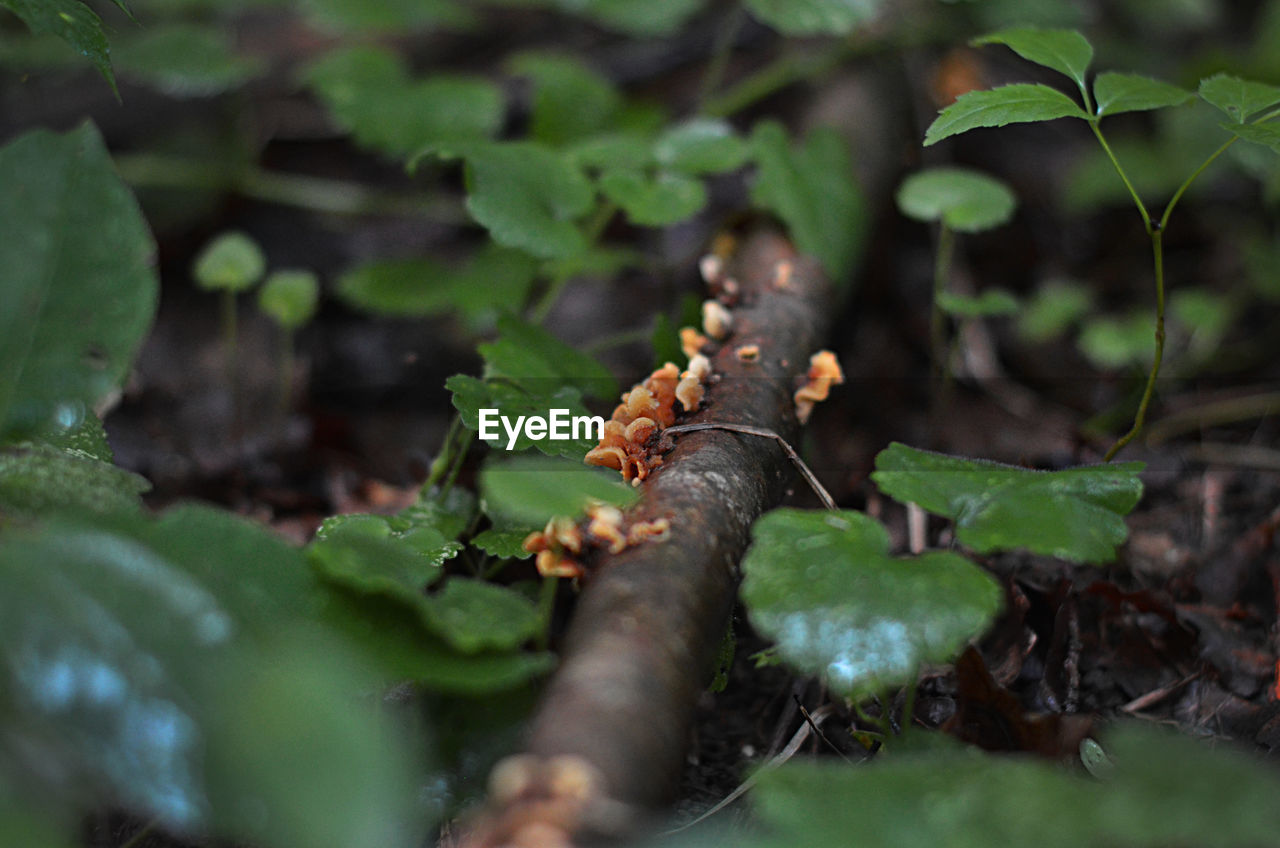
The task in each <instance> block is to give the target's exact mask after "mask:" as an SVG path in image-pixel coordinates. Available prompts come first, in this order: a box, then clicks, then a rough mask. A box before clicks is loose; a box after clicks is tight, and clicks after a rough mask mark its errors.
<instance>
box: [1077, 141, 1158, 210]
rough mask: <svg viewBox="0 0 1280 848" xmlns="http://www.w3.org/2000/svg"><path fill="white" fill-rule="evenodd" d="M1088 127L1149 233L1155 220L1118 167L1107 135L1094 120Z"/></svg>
mask: <svg viewBox="0 0 1280 848" xmlns="http://www.w3.org/2000/svg"><path fill="white" fill-rule="evenodd" d="M1089 127H1090V128H1091V129H1092V130H1093V134H1094V135H1095V136H1097V137H1098V143H1099V144H1101V145H1102V149H1103V150H1104V151H1105V152H1106V154H1107V158H1108V159H1110V160H1111V164H1112V165H1113V166H1114V167H1115V169H1116V173H1117V174H1119V175H1120V179H1121V180H1123V181H1124V187H1125V188H1127V189H1128V190H1129V196H1130V197H1132V198H1133V202H1134V203H1135V204H1136V205H1137V207H1138V212H1139V213H1140V214H1141V215H1142V226H1143V227H1144V228H1145V229H1146V231H1147V233H1148V234H1150V233H1151V231H1152V230H1153V229H1154V228H1155V222H1154V221H1152V220H1151V215H1150V214H1149V213H1148V212H1147V207H1146V204H1144V203H1143V202H1142V198H1141V197H1139V196H1138V192H1137V189H1135V188H1134V187H1133V183H1131V182H1130V181H1129V175H1128V174H1126V173H1125V170H1124V168H1122V167H1120V160H1119V159H1117V158H1116V154H1115V153H1114V152H1113V151H1112V150H1111V145H1110V144H1107V137H1106V136H1104V135H1103V134H1102V129H1101V128H1100V127H1099V126H1098V122H1097V121H1096V120H1093V121H1090V122H1089Z"/></svg>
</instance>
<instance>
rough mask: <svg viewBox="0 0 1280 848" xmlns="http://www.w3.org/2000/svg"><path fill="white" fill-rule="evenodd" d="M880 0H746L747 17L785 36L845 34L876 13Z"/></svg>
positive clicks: (881, 1) (880, 4) (870, 18)
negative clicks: (757, 19)
mask: <svg viewBox="0 0 1280 848" xmlns="http://www.w3.org/2000/svg"><path fill="white" fill-rule="evenodd" d="M883 5H884V3H883V0H746V6H747V8H748V9H750V10H751V14H753V15H755V16H756V17H757V18H759V19H760V20H762V21H764V22H765V23H766V24H768V25H769V26H771V27H773V28H774V29H776V30H778V32H781V33H783V34H785V35H847V34H849V33H850V32H853V30H854V29H855V28H856V27H857V26H858V25H859V24H863V23H866V22H868V21H870V20H872V19H873V18H875V16H876V14H877V13H878V12H879V11H880V8H881V7H882V6H883Z"/></svg>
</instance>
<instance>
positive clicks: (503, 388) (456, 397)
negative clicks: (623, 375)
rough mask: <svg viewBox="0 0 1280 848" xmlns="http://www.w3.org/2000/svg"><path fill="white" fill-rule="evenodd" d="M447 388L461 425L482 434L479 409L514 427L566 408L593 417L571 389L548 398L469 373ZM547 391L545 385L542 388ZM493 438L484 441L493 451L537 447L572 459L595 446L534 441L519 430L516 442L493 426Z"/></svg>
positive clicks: (584, 441) (588, 440)
mask: <svg viewBox="0 0 1280 848" xmlns="http://www.w3.org/2000/svg"><path fill="white" fill-rule="evenodd" d="M444 385H445V388H446V389H448V390H449V391H451V392H453V408H454V409H456V410H458V414H459V415H461V416H462V423H463V424H466V425H467V428H468V429H470V430H472V431H474V432H475V433H476V434H477V435H479V433H480V424H481V422H480V410H482V409H496V410H498V414H499V415H502V416H505V417H506V418H507V419H508V420H509V422H510V423H511V426H513V427H516V426H517V421H518V419H519V418H520V417H521V416H528V415H540V416H543V417H549V416H550V410H552V409H567V410H569V411H568V413H567V414H568V415H570V416H580V415H590V413H589V412H588V411H587V408H586V407H585V406H583V404H582V395H581V393H579V392H578V390H577V389H574V388H572V387H564V388H561V389H559V390H557V391H555V392H554V393H552V394H550V395H548V394H545V393H543V392H542V391H540V392H539V393H538V394H530V393H529V392H527V391H525V390H524V389H522V388H520V387H519V386H513V385H510V384H507V383H502V382H498V381H488V380H477V379H476V378H475V377H470V376H467V375H466V374H455V375H453V376H452V377H450V378H449V379H448V380H446V381H445V384H444ZM543 388H544V390H545V388H546V387H545V386H544V387H543ZM491 432H492V433H493V434H494V435H493V436H492V438H488V439H485V440H484V441H486V442H488V444H489V445H491V446H492V447H494V448H501V449H503V450H508V449H510V450H513V451H523V450H528V449H529V448H537V449H538V450H539V451H541V452H542V453H544V454H546V455H547V456H563V457H567V458H569V459H578V460H580V459H582V457H583V456H585V455H586V453H587V451H589V450H591V448H592V447H593V446H594V445H595V440H594V439H591V438H582V439H536V440H535V439H531V438H529V437H528V436H527V435H525V433H524V429H523V427H520V428H518V432H517V435H516V437H515V441H514V442H512V440H511V436H510V434H509V433H508V432H507V431H506V430H505V429H504V427H503V426H502V424H501V423H500V422H499V423H494V425H493V427H492V429H491Z"/></svg>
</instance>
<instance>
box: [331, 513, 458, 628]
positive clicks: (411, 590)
mask: <svg viewBox="0 0 1280 848" xmlns="http://www.w3.org/2000/svg"><path fill="white" fill-rule="evenodd" d="M461 549H462V545H460V544H458V543H457V542H453V541H450V540H448V539H446V538H445V537H444V534H442V533H441V532H440V531H439V530H436V529H435V528H433V527H423V528H420V529H415V530H409V531H407V532H396V531H395V530H393V529H392V527H391V524H390V523H389V521H388V519H387V518H386V517H385V516H381V515H335V516H333V517H331V518H327V519H325V521H324V524H323V525H321V527H320V530H319V532H317V533H316V538H315V541H313V542H312V543H311V545H310V546H308V549H307V553H308V557H309V558H310V560H311V564H312V565H313V566H314V567H315V569H316V571H317V572H319V573H320V574H321V575H323V576H324V577H325V578H326V579H328V580H330V581H332V582H333V583H335V584H337V585H340V586H343V587H346V588H348V589H354V590H355V591H358V592H362V593H365V594H376V595H383V596H386V597H388V598H394V599H395V600H397V601H399V602H400V603H402V604H404V605H406V606H408V607H409V608H410V609H414V610H416V609H418V608H419V607H420V606H421V602H422V600H423V598H424V595H423V592H424V590H425V589H426V587H427V586H428V585H429V584H431V583H433V582H435V581H436V580H437V579H438V578H439V577H440V575H441V574H442V573H443V569H442V568H441V563H443V562H444V561H445V560H447V559H451V558H452V557H453V556H454V555H456V554H457V553H458V551H459V550H461Z"/></svg>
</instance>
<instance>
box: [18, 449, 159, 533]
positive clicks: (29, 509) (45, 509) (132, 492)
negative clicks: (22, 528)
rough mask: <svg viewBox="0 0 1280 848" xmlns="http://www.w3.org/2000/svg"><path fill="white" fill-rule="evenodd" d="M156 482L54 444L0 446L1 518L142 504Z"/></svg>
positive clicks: (130, 507) (104, 509)
mask: <svg viewBox="0 0 1280 848" xmlns="http://www.w3.org/2000/svg"><path fill="white" fill-rule="evenodd" d="M150 488H151V484H150V483H148V482H147V480H146V479H145V478H143V477H139V476H138V475H137V474H134V473H132V472H130V471H125V470H124V469H123V468H116V467H115V466H114V465H112V464H111V463H109V462H103V461H102V460H100V459H95V458H93V457H91V456H86V455H83V454H78V453H73V452H70V451H65V450H60V449H59V448H56V447H53V446H51V445H44V444H25V445H20V446H17V447H13V448H5V449H3V450H0V520H3V519H10V518H13V517H15V516H24V517H39V516H41V515H45V514H48V513H51V512H53V511H55V510H58V509H63V508H67V507H78V508H81V509H88V510H94V511H98V512H111V511H121V510H128V509H137V508H139V507H141V505H142V502H141V501H140V500H139V499H138V495H140V494H142V493H143V492H145V491H147V490H148V489H150Z"/></svg>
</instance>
